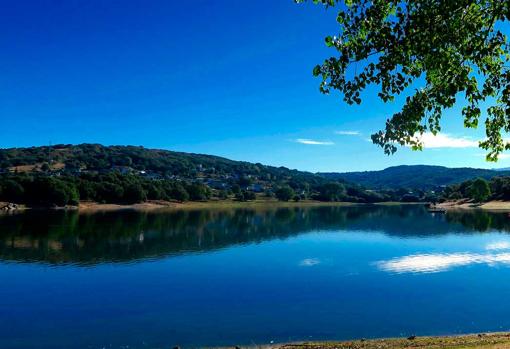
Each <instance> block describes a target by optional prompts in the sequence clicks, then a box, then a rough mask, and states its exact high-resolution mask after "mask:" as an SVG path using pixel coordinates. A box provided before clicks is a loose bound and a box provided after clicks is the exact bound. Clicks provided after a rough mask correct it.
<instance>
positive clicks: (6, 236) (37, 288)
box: [0, 205, 510, 349]
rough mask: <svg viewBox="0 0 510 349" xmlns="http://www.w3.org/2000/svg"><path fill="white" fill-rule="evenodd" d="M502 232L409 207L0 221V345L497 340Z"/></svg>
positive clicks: (470, 216)
mask: <svg viewBox="0 0 510 349" xmlns="http://www.w3.org/2000/svg"><path fill="white" fill-rule="evenodd" d="M509 232H510V218H509V217H508V216H507V214H505V213H488V212H483V211H461V212H449V213H447V214H431V213H429V212H427V211H426V209H425V208H424V207H423V206H414V205H405V206H359V207H313V208H280V209H256V210H253V209H239V210H219V209H216V210H197V211H170V212H135V211H119V212H104V213H94V214H91V213H89V214H78V213H77V212H64V211H60V212H59V211H52V212H45V211H32V212H26V213H15V214H5V215H0V282H1V286H0V348H2V349H11V348H16V349H18V348H20V349H21V348H23V349H30V348H51V349H55V348H78V349H80V348H171V347H173V346H176V345H179V346H181V347H184V348H194V347H203V346H222V345H248V344H251V345H254V344H268V343H272V342H274V343H277V342H289V341H301V340H329V339H351V338H362V337H364V338H369V337H395V336H409V335H412V334H415V335H442V334H458V333H476V332H481V331H502V330H509V329H510V316H508V314H510V302H508V301H506V299H507V298H508V295H510V235H509Z"/></svg>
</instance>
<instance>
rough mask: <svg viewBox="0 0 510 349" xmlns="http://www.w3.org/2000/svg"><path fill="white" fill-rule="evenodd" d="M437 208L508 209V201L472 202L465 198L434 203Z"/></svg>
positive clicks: (509, 204) (509, 208) (448, 209)
mask: <svg viewBox="0 0 510 349" xmlns="http://www.w3.org/2000/svg"><path fill="white" fill-rule="evenodd" d="M435 207H437V208H442V209H445V210H447V211H450V210H486V211H509V212H510V201H502V200H493V201H487V202H484V203H482V204H477V203H473V202H471V201H466V200H458V201H445V202H443V203H440V204H437V205H435Z"/></svg>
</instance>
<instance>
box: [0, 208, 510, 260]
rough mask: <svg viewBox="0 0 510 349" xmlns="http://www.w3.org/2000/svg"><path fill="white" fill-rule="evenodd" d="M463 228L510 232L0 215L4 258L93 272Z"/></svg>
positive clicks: (443, 222)
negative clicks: (339, 237)
mask: <svg viewBox="0 0 510 349" xmlns="http://www.w3.org/2000/svg"><path fill="white" fill-rule="evenodd" d="M463 226H464V227H468V229H469V230H486V229H489V228H490V227H491V226H492V227H495V228H496V229H499V230H510V224H509V223H508V220H507V219H506V215H502V214H499V215H497V214H491V213H484V212H474V211H470V212H465V213H448V214H447V215H446V216H435V217H434V216H432V215H430V214H429V213H427V212H426V210H425V209H424V208H423V207H421V206H392V207H384V206H375V207H367V206H363V207H361V206H360V207H318V208H306V209H300V208H282V209H276V210H265V211H264V210H263V211H253V210H249V209H244V210H225V211H221V210H200V211H175V212H166V213H151V212H148V213H147V212H145V213H143V212H134V211H123V212H108V213H97V214H78V213H77V212H37V211H34V212H28V213H24V214H14V215H4V216H0V259H3V260H10V261H20V262H46V263H52V264H55V263H57V264H59V263H77V264H83V265H90V264H96V263H104V262H128V261H136V260H139V259H145V258H158V257H163V256H167V255H172V254H182V253H190V252H201V251H208V250H214V249H220V248H224V247H228V246H231V245H238V244H247V243H257V242H260V241H264V240H271V239H276V238H286V237H289V236H293V235H297V234H301V233H306V232H310V231H317V230H322V231H342V230H360V231H378V232H382V233H385V234H388V235H394V236H399V237H411V236H426V235H438V234H446V233H451V232H462V231H464V232H465V230H466V229H465V228H463Z"/></svg>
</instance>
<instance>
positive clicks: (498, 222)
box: [446, 210, 510, 232]
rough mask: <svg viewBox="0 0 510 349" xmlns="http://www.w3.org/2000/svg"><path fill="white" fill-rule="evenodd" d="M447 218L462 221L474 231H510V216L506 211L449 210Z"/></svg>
mask: <svg viewBox="0 0 510 349" xmlns="http://www.w3.org/2000/svg"><path fill="white" fill-rule="evenodd" d="M446 219H447V221H448V222H451V223H460V224H462V226H463V227H464V228H467V229H471V230H474V231H489V230H497V231H503V232H508V231H510V217H509V216H508V213H504V212H487V211H482V210H471V211H453V212H448V214H447V215H446Z"/></svg>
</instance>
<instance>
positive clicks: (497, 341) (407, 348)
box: [272, 333, 510, 349]
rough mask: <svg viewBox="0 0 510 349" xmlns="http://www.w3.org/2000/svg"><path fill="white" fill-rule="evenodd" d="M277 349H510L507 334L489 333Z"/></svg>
mask: <svg viewBox="0 0 510 349" xmlns="http://www.w3.org/2000/svg"><path fill="white" fill-rule="evenodd" d="M272 348H278V349H417V348H427V349H428V348H430V349H446V348H448V349H468V348H470V349H474V348H480V349H503V348H510V334H509V333H490V334H477V335H464V336H447V337H416V338H415V339H412V340H410V339H406V338H394V339H374V340H356V341H345V342H318V343H297V344H283V345H280V346H274V347H272Z"/></svg>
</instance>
